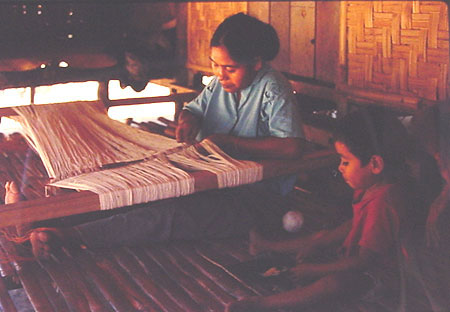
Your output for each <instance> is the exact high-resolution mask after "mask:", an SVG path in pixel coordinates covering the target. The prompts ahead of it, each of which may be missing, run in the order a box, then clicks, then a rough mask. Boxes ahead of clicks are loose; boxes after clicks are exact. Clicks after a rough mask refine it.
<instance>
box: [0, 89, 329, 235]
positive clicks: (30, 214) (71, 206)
mask: <svg viewBox="0 0 450 312" xmlns="http://www.w3.org/2000/svg"><path fill="white" fill-rule="evenodd" d="M152 82H153V81H152ZM158 83H160V84H162V85H164V84H165V85H166V86H168V85H167V82H165V81H158ZM170 87H171V93H172V94H170V95H168V96H155V97H147V98H136V99H120V100H106V101H104V102H106V104H107V105H106V107H111V106H118V105H134V104H149V103H160V102H175V105H176V112H175V116H177V115H178V113H179V112H180V111H181V108H182V107H183V104H184V103H185V102H188V101H190V100H192V99H193V98H194V97H195V96H196V95H197V93H196V92H195V91H194V90H190V89H186V88H182V87H178V86H174V85H170ZM94 102H98V101H85V102H77V103H80V105H82V104H83V103H85V104H86V103H87V104H93V103H94ZM61 104H63V103H61ZM64 104H67V103H64ZM15 114H16V113H15V112H14V110H13V109H12V108H10V107H6V108H0V116H11V115H15ZM307 149H308V150H310V152H307V153H306V154H305V155H304V156H303V157H302V158H300V159H296V160H289V161H286V160H268V159H266V160H260V161H258V163H260V164H261V165H262V166H263V179H267V178H271V177H275V176H280V175H284V174H288V173H293V172H300V171H303V172H306V171H310V170H314V169H316V168H321V167H324V166H327V165H331V164H333V163H335V162H336V155H335V152H334V151H330V150H320V151H315V150H314V148H313V147H312V146H311V147H307ZM189 174H190V175H191V176H192V177H193V178H194V181H195V182H194V185H195V192H201V191H206V190H212V189H216V188H217V177H216V175H215V174H213V173H211V172H207V171H196V172H191V173H189ZM61 207H64V208H63V209H61ZM99 210H100V201H99V196H98V195H97V194H95V193H93V192H90V191H80V192H72V193H67V194H61V195H55V196H50V197H45V198H38V199H33V200H27V201H21V202H18V203H14V204H5V205H0V228H1V227H6V226H11V225H19V224H24V223H31V222H34V221H41V220H47V219H53V218H59V217H64V216H69V215H74V214H81V213H86V212H93V211H99Z"/></svg>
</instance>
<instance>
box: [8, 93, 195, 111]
mask: <svg viewBox="0 0 450 312" xmlns="http://www.w3.org/2000/svg"><path fill="white" fill-rule="evenodd" d="M196 96H197V92H195V91H190V92H185V93H173V94H170V95H165V96H151V97H145V98H135V99H120V100H109V101H108V104H109V105H108V107H110V106H119V105H136V104H152V103H161V102H189V101H191V100H192V99H194V98H195V97H196ZM74 103H79V104H92V105H98V103H99V101H83V102H79V101H77V102H66V103H55V104H52V105H64V104H74ZM14 115H17V114H16V112H15V111H14V109H13V108H12V107H1V108H0V117H1V116H14Z"/></svg>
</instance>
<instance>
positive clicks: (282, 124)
mask: <svg viewBox="0 0 450 312" xmlns="http://www.w3.org/2000/svg"><path fill="white" fill-rule="evenodd" d="M184 109H187V110H189V111H190V112H191V113H193V114H194V115H196V116H199V117H201V119H202V124H201V130H200V132H199V134H198V136H197V139H198V140H202V139H204V138H206V137H208V136H209V135H211V134H214V133H224V134H230V135H235V136H239V137H247V138H254V137H268V136H273V137H280V138H288V137H291V138H304V135H303V130H302V124H301V118H300V114H299V110H298V104H297V102H296V99H295V96H294V94H293V91H292V87H291V85H290V83H289V81H288V80H287V79H286V78H285V77H284V76H283V75H282V74H281V73H280V72H278V71H276V70H274V69H273V68H272V67H271V66H270V65H269V64H264V65H263V67H262V68H261V69H260V70H259V71H258V73H257V74H256V76H255V79H254V80H253V82H252V83H251V84H250V85H249V86H248V87H247V88H245V89H243V90H242V91H241V99H240V101H239V102H238V101H237V97H236V94H234V93H229V92H227V91H225V90H224V89H223V88H222V85H221V84H220V82H219V80H218V78H217V77H214V79H213V80H212V81H211V82H210V83H209V84H208V86H206V87H205V88H204V89H203V91H202V92H201V93H200V94H199V95H198V97H197V98H195V99H194V100H193V101H192V102H190V103H189V104H187V105H186V106H185V107H184ZM295 181H296V175H291V176H284V177H280V178H276V179H273V180H272V181H266V182H265V183H267V185H268V186H269V187H270V188H271V189H272V190H273V191H275V192H276V193H280V194H286V193H287V192H289V191H290V190H292V188H293V186H294V183H295Z"/></svg>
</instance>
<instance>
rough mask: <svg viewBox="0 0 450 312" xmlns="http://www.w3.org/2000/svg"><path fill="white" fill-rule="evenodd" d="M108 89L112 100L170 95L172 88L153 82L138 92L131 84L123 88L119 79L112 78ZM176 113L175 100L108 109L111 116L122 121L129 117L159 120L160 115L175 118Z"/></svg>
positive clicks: (137, 120) (139, 119) (136, 119)
mask: <svg viewBox="0 0 450 312" xmlns="http://www.w3.org/2000/svg"><path fill="white" fill-rule="evenodd" d="M108 90H109V99H110V100H119V99H129V98H143V97H152V96H165V95H170V88H168V87H165V86H161V85H158V84H155V83H151V82H149V83H148V84H147V86H146V87H145V89H144V90H142V91H141V92H136V91H134V90H133V89H132V88H131V87H129V86H128V87H126V88H124V89H122V88H121V87H120V82H119V81H118V80H111V81H110V82H109V84H108ZM174 115H175V103H174V102H162V103H152V104H139V105H123V106H113V107H110V108H109V109H108V116H109V117H110V118H112V119H116V120H119V121H122V122H125V120H126V119H127V118H133V121H135V122H145V121H157V120H156V119H157V118H158V117H164V118H167V119H170V120H173V117H174Z"/></svg>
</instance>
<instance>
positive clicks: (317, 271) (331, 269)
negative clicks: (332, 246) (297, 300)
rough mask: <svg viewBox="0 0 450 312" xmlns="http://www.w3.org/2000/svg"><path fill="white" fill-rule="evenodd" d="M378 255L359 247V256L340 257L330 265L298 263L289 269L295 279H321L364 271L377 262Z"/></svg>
mask: <svg viewBox="0 0 450 312" xmlns="http://www.w3.org/2000/svg"><path fill="white" fill-rule="evenodd" d="M379 259H380V257H379V255H378V254H377V253H376V252H374V251H371V250H370V249H368V248H364V247H360V249H359V254H357V255H355V256H350V257H342V258H340V259H338V260H337V261H335V262H331V263H317V264H316V263H305V264H303V263H300V264H298V265H297V266H295V267H294V268H292V269H291V272H292V274H293V275H294V276H295V278H296V279H301V278H305V277H308V278H309V277H322V276H325V275H329V274H333V273H338V272H344V271H364V270H367V269H368V268H370V267H371V266H373V265H374V264H376V263H377V262H378V261H379Z"/></svg>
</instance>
